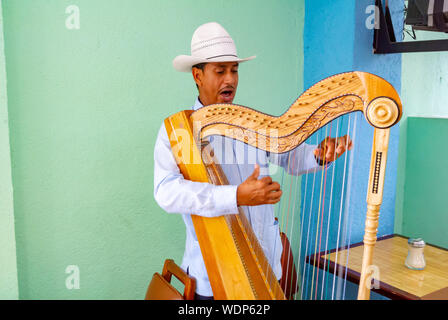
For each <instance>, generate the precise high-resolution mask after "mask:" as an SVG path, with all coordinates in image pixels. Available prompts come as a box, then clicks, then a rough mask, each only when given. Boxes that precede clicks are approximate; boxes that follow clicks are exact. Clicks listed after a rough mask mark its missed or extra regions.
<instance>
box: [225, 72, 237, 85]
mask: <svg viewBox="0 0 448 320" xmlns="http://www.w3.org/2000/svg"><path fill="white" fill-rule="evenodd" d="M236 79H237V75H236V74H235V73H233V72H232V71H229V72H226V74H225V77H224V83H225V84H228V85H231V86H232V87H235V83H236Z"/></svg>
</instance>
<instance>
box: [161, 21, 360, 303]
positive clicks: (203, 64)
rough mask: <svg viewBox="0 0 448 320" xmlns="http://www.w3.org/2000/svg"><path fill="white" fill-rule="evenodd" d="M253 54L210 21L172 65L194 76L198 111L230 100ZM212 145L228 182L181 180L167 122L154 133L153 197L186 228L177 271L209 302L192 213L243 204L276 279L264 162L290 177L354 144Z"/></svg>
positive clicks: (274, 229) (277, 251)
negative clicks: (242, 51) (272, 149)
mask: <svg viewBox="0 0 448 320" xmlns="http://www.w3.org/2000/svg"><path fill="white" fill-rule="evenodd" d="M254 58H255V57H254V56H252V57H249V58H245V59H240V58H238V55H237V51H236V47H235V44H234V42H233V39H232V38H231V37H230V35H229V34H228V33H227V31H226V30H225V29H224V28H223V27H222V26H221V25H219V24H218V23H216V22H211V23H207V24H204V25H201V26H200V27H198V28H197V29H196V31H195V32H194V34H193V38H192V41H191V55H190V56H187V55H181V56H177V57H176V58H175V59H174V61H173V66H174V68H175V69H176V70H178V71H181V72H191V73H192V75H193V79H194V81H195V83H196V86H197V88H198V91H199V97H198V98H197V99H196V103H195V105H194V106H193V109H194V110H197V109H198V108H201V107H203V106H208V105H211V104H217V103H232V102H233V100H234V98H235V94H236V90H237V87H238V68H239V64H240V63H242V62H245V61H248V60H252V59H254ZM210 143H211V144H212V146H213V150H214V151H215V156H216V157H217V158H218V159H219V162H220V164H221V166H222V168H223V170H224V172H225V174H226V177H227V179H228V180H229V185H226V186H216V185H212V184H209V183H199V182H193V181H188V180H185V179H184V178H183V176H182V174H181V173H180V171H179V168H178V167H177V164H176V161H175V160H174V157H173V155H172V152H171V147H170V143H169V140H168V136H167V132H166V129H165V126H164V125H162V127H161V128H160V130H159V134H158V137H157V141H156V145H155V150H154V160H155V162H154V163H155V164H154V197H155V199H156V201H157V203H158V204H159V205H160V206H161V207H162V208H163V209H164V210H165V211H167V212H169V213H179V214H182V217H183V219H184V222H185V225H186V229H187V235H186V246H185V253H184V257H183V261H182V268H183V269H184V270H185V271H187V273H189V274H190V275H191V276H193V277H195V278H196V283H197V288H196V296H197V298H198V299H212V298H213V297H212V296H213V292H212V290H211V287H210V282H209V280H208V276H207V271H206V269H205V265H204V260H203V257H202V255H201V251H200V248H199V243H198V240H197V237H196V233H195V231H194V227H193V223H192V220H191V214H196V215H200V216H205V217H217V216H220V215H225V214H235V213H238V206H243V207H245V208H244V209H245V212H246V214H247V216H248V219H249V221H250V223H251V225H252V228H253V230H254V232H255V234H256V236H257V238H258V241H259V242H260V245H261V247H262V248H263V250H264V252H265V254H266V257H267V259H268V261H269V263H270V264H271V266H272V268H273V271H274V273H275V275H276V276H277V278H278V279H280V278H281V265H280V257H281V253H282V245H281V241H280V234H279V228H278V224H277V223H276V221H275V218H274V212H273V204H275V203H277V202H279V201H280V198H281V196H282V191H281V189H280V185H279V184H278V183H277V182H274V181H272V179H271V178H270V177H269V176H268V174H269V170H268V165H269V162H271V163H274V164H277V165H279V166H281V167H283V168H285V169H286V170H287V171H288V173H290V174H294V175H300V174H303V173H305V172H310V171H313V170H320V169H322V168H323V165H324V163H329V162H331V161H334V160H335V159H337V158H338V157H339V156H341V155H342V154H343V153H344V152H345V150H346V149H349V150H350V149H351V147H352V142H351V141H350V139H349V137H346V139H342V138H339V139H334V138H330V137H328V138H326V139H325V140H324V141H323V142H322V143H321V144H320V145H319V147H317V148H316V146H310V145H307V144H302V145H301V146H299V147H298V148H296V149H295V150H293V151H291V152H289V153H286V154H282V155H276V154H270V153H267V152H261V151H260V150H257V149H255V148H253V147H250V146H248V145H246V144H244V143H242V142H239V141H235V140H230V139H227V138H223V137H211V138H210ZM324 143H325V144H326V145H325V148H324V147H323V146H324ZM324 150H325V151H326V153H325V155H324ZM291 159H293V160H291ZM291 162H293V163H292V164H291Z"/></svg>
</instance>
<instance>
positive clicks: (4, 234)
mask: <svg viewBox="0 0 448 320" xmlns="http://www.w3.org/2000/svg"><path fill="white" fill-rule="evenodd" d="M1 13H2V4H1V3H0V300H2V299H17V298H18V296H19V290H18V283H17V261H16V260H17V259H16V239H15V230H14V204H13V190H12V178H11V154H10V144H9V124H8V97H7V93H6V71H5V53H4V42H3V17H2V14H1Z"/></svg>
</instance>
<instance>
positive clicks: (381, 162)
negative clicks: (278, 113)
mask: <svg viewBox="0 0 448 320" xmlns="http://www.w3.org/2000/svg"><path fill="white" fill-rule="evenodd" d="M364 115H365V117H366V119H367V121H368V122H369V123H370V124H371V125H373V126H374V127H375V130H374V137H373V146H372V156H371V161H370V174H369V184H368V189H367V214H366V222H365V230H364V253H363V259H362V269H361V279H360V282H359V289H358V299H359V300H368V299H369V298H370V289H371V281H372V274H373V273H374V270H375V269H376V267H375V266H373V265H372V260H373V249H374V246H375V243H376V239H377V232H378V219H379V215H380V207H381V202H382V200H383V189H384V178H385V174H386V163H387V150H388V146H389V136H390V129H389V128H390V127H392V126H393V125H395V124H396V123H397V122H398V120H399V119H400V117H401V110H400V108H399V107H398V105H397V103H396V102H395V101H393V100H392V99H390V98H386V97H379V98H376V99H374V100H372V101H371V103H370V104H369V105H368V106H367V108H366V110H365V111H364Z"/></svg>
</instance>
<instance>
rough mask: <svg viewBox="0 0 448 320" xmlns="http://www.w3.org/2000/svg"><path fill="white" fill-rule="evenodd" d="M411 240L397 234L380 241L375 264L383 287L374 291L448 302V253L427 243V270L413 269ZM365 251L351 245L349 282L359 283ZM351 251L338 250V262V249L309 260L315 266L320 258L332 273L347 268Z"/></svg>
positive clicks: (361, 246) (360, 245) (397, 297)
mask: <svg viewBox="0 0 448 320" xmlns="http://www.w3.org/2000/svg"><path fill="white" fill-rule="evenodd" d="M407 241H408V238H406V237H403V236H401V235H397V234H394V235H389V236H384V237H381V238H379V239H378V240H377V243H376V245H375V253H374V258H373V265H375V266H377V267H378V270H379V277H378V278H379V279H377V280H379V283H378V282H377V283H378V284H379V287H378V288H373V289H372V291H375V292H377V293H379V294H381V295H383V296H386V297H388V298H391V299H407V300H448V250H447V249H444V248H440V247H436V246H433V245H429V244H426V246H425V250H424V254H425V260H426V268H425V269H424V270H421V271H417V270H411V269H409V268H407V267H406V266H405V265H404V261H405V259H406V257H407V254H408V243H407ZM363 249H364V246H363V244H362V243H357V244H354V245H351V246H350V250H349V252H350V253H349V255H348V268H347V279H348V280H350V281H351V282H354V283H357V284H359V278H360V273H361V262H362V253H363ZM347 252H348V250H347V249H340V250H339V251H338V257H337V259H338V262H337V263H336V262H335V259H336V253H335V250H332V251H330V252H322V253H320V254H319V255H316V256H310V257H309V260H308V261H309V263H311V264H313V263H314V257H319V256H320V259H319V260H320V262H319V263H317V261H316V265H319V267H320V268H322V267H323V266H324V265H327V266H328V264H329V268H330V271H331V272H334V270H335V267H336V268H339V267H340V266H342V267H343V268H344V269H345V266H346V262H347ZM325 260H326V264H325Z"/></svg>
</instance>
